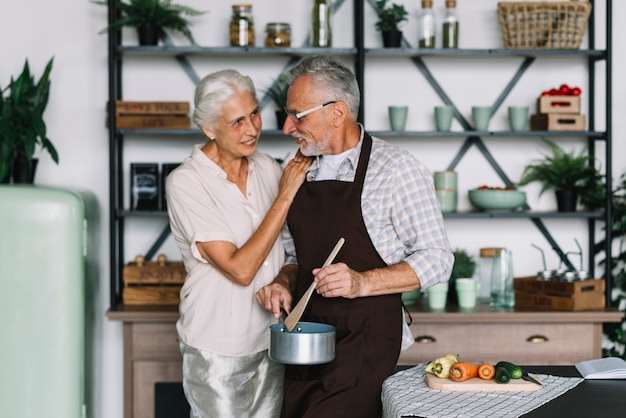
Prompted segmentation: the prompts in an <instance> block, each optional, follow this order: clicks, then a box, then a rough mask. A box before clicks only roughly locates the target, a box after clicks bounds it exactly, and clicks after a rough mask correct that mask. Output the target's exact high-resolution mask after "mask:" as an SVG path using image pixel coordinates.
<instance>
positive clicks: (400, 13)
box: [376, 0, 409, 47]
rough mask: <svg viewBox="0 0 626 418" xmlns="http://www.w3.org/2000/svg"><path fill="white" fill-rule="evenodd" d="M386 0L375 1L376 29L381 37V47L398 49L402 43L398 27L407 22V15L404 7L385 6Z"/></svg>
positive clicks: (395, 5)
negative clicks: (376, 10) (376, 12)
mask: <svg viewBox="0 0 626 418" xmlns="http://www.w3.org/2000/svg"><path fill="white" fill-rule="evenodd" d="M387 2H388V0H377V1H376V8H377V9H378V22H376V29H377V30H378V31H380V32H381V34H382V36H383V45H384V46H386V47H399V46H400V45H401V43H402V31H401V30H400V25H401V23H402V22H404V21H406V20H407V16H408V15H409V13H408V12H407V11H406V9H405V8H404V5H401V4H400V5H398V4H395V3H391V4H390V5H388V4H387Z"/></svg>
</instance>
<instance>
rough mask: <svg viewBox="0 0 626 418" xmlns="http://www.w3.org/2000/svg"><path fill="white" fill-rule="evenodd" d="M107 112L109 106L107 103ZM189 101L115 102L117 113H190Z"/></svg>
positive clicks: (183, 114) (185, 114) (184, 114)
mask: <svg viewBox="0 0 626 418" xmlns="http://www.w3.org/2000/svg"><path fill="white" fill-rule="evenodd" d="M106 110H107V112H108V111H109V106H108V103H107V108H106ZM189 110H190V106H189V102H172V101H124V100H117V101H116V102H115V115H116V116H125V115H144V116H145V115H180V116H188V115H189Z"/></svg>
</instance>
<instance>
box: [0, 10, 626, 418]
mask: <svg viewBox="0 0 626 418" xmlns="http://www.w3.org/2000/svg"><path fill="white" fill-rule="evenodd" d="M397 2H398V3H404V4H406V6H407V8H408V9H409V10H410V11H411V16H410V21H409V22H408V23H407V24H406V26H405V36H406V37H407V39H408V40H409V42H410V43H411V44H412V45H415V44H416V41H415V40H416V37H417V35H416V33H417V24H416V21H417V20H416V19H417V18H416V16H417V11H418V4H419V2H418V1H416V0H411V1H408V0H402V1H400V0H399V1H397ZM175 3H182V4H185V5H189V6H192V7H195V8H197V9H200V10H206V11H208V13H207V14H206V15H204V16H202V17H200V18H196V19H194V21H195V22H197V23H196V24H195V25H194V27H193V32H194V35H195V36H196V39H197V40H198V43H199V44H201V45H204V46H223V45H225V44H226V42H227V39H228V35H227V33H228V28H227V27H228V20H229V18H230V4H231V3H232V2H213V1H212V2H207V1H205V0H184V1H179V2H175ZM250 3H252V4H253V11H254V16H255V22H256V34H257V45H261V43H262V41H263V28H264V26H265V23H267V22H268V21H286V22H290V23H291V26H292V32H293V34H292V40H293V45H295V46H298V45H302V44H303V43H304V40H305V37H306V35H307V30H308V26H309V25H308V16H309V7H310V4H311V1H299V2H296V1H289V0H256V1H251V2H250ZM434 3H435V9H436V12H438V13H439V14H440V13H441V12H442V9H443V4H444V2H443V0H437V1H435V2H434ZM458 3H459V5H458V9H459V14H460V19H461V34H460V46H461V47H462V48H492V47H493V48H497V47H499V46H500V42H501V41H500V39H501V35H500V28H499V24H498V22H497V16H496V12H495V10H496V4H497V1H496V0H481V1H476V0H474V1H470V0H460V1H459V2H458ZM600 3H603V2H600ZM614 3H615V4H614V14H615V15H617V16H620V15H622V16H623V15H624V13H626V2H622V1H615V2H614ZM603 10H604V6H603V4H601V5H598V14H599V16H600V17H602V18H601V19H599V20H598V21H597V24H598V26H599V27H600V28H604V26H605V25H604V19H603V16H604V11H603ZM351 13H352V2H351V1H349V0H347V1H346V4H344V6H343V7H342V9H341V10H340V11H339V13H338V15H337V16H336V17H335V20H334V27H333V28H334V35H335V45H336V46H350V45H351V43H352V22H351ZM366 13H367V20H366V27H367V28H368V34H367V36H366V45H367V46H371V47H374V46H380V45H381V42H380V39H379V33H378V32H376V31H375V29H374V17H373V11H372V9H371V8H370V7H369V6H368V5H366ZM0 16H1V22H2V23H1V24H0V39H2V42H1V43H0V86H6V85H7V84H8V81H9V78H10V76H11V75H17V74H19V72H20V71H21V69H22V66H23V63H24V60H25V59H26V58H28V59H29V61H30V64H31V70H32V72H33V73H34V74H36V75H37V76H39V75H40V74H41V72H42V71H43V68H44V66H45V64H46V62H47V61H48V59H49V58H50V57H52V56H54V57H55V62H54V68H53V70H52V75H51V79H52V87H51V96H50V103H49V107H48V110H47V112H46V120H47V123H48V131H49V137H50V138H51V139H52V141H53V142H54V144H55V145H56V147H57V149H58V151H59V155H60V163H59V165H58V166H57V165H55V164H54V163H53V162H52V161H51V159H50V158H49V157H48V156H47V155H42V156H41V158H40V163H39V167H38V172H37V179H36V182H37V183H38V184H40V185H53V186H59V187H69V188H80V189H87V190H90V191H92V192H93V193H95V194H96V195H97V197H98V199H99V202H100V211H101V216H102V219H101V228H100V230H101V234H102V236H101V240H100V252H101V254H100V256H101V257H100V258H101V266H100V283H99V286H98V288H97V294H96V296H95V298H94V300H93V301H91V303H93V304H94V305H95V311H96V319H95V324H94V334H95V335H96V341H95V344H94V346H95V349H96V352H95V354H94V368H95V373H96V379H95V382H94V383H93V384H94V385H95V388H94V402H95V404H94V408H93V409H94V410H95V417H98V418H117V417H120V416H122V329H121V324H120V323H117V322H110V321H108V320H106V318H105V312H106V309H107V308H108V303H109V294H108V291H109V283H108V280H109V279H108V277H109V267H108V149H107V141H108V136H107V135H108V134H107V130H106V129H105V126H104V116H105V103H106V101H107V91H108V90H107V83H108V79H107V39H106V36H105V35H99V34H98V32H99V31H100V30H101V29H102V28H104V27H105V26H106V8H105V7H100V6H96V5H94V4H91V3H89V2H88V1H86V0H65V1H57V2H50V1H47V0H22V1H20V2H17V1H13V2H9V1H3V2H2V5H1V6H0ZM616 23H619V21H618V20H617V19H616ZM624 36H626V28H625V27H623V26H620V25H617V24H616V26H614V33H613V39H614V40H619V39H624ZM124 38H125V43H126V44H129V45H130V44H135V43H136V40H135V35H134V33H132V32H131V31H125V32H124ZM174 39H175V42H176V44H178V45H186V41H185V40H184V39H181V38H180V37H175V38H174ZM599 42H601V43H600V46H603V41H602V40H600V41H599ZM210 61H211V60H209V59H201V58H192V59H191V62H192V64H193V65H194V68H196V70H197V72H198V74H199V75H200V76H203V75H205V74H207V73H208V72H210V71H213V70H215V69H219V68H222V67H225V66H233V67H235V68H238V69H240V70H241V71H242V72H245V73H248V74H249V75H251V76H252V77H253V79H254V80H255V82H256V84H257V88H258V89H259V90H263V89H264V88H267V86H268V85H269V84H270V82H271V81H272V80H273V78H274V77H275V74H276V73H277V72H278V71H279V70H280V69H281V68H282V66H283V65H284V64H285V63H286V59H280V58H279V59H275V60H269V59H268V60H265V59H262V60H257V61H261V62H254V63H253V62H250V61H248V60H245V59H243V58H239V57H233V59H232V60H224V61H219V62H210ZM520 62H521V60H520V59H515V58H511V59H494V58H490V57H484V58H471V59H469V58H468V59H463V60H456V59H439V60H427V64H428V65H429V66H430V67H431V68H432V69H433V71H434V72H435V76H436V77H437V78H438V79H439V80H440V82H441V83H442V85H443V86H444V88H445V89H446V90H447V91H448V92H449V93H450V94H451V97H452V100H453V101H454V102H455V104H456V105H457V106H458V107H459V109H461V111H462V113H463V114H464V115H465V116H466V117H469V109H470V107H471V106H472V105H474V104H491V103H493V101H494V100H495V98H496V96H497V94H498V93H499V92H500V90H501V88H502V87H503V86H504V83H506V82H507V81H508V78H509V77H510V76H511V75H512V74H513V72H514V71H515V69H516V68H517V66H518V65H519V63H520ZM129 63H132V67H133V69H128V70H125V79H124V87H125V90H124V98H126V99H128V100H133V99H134V100H151V99H152V100H168V99H172V100H189V101H191V100H192V92H193V84H192V83H191V82H190V80H189V79H188V78H187V77H186V76H185V74H184V73H183V72H182V71H180V69H179V68H178V66H177V65H176V64H175V63H174V62H173V60H172V61H171V62H168V61H167V60H164V59H157V60H151V59H145V58H142V59H136V58H135V59H133V60H129ZM582 63H583V60H582V59H580V60H577V59H572V60H570V59H567V60H560V59H544V60H538V61H537V62H536V63H535V64H533V66H532V67H531V68H530V69H529V71H528V72H527V73H526V75H525V76H524V77H523V78H522V80H521V81H520V84H518V86H517V87H516V88H515V89H514V90H513V91H512V93H511V95H510V97H509V99H508V101H507V102H505V104H504V106H503V108H502V109H500V110H499V111H498V113H497V114H496V115H495V117H494V120H493V122H492V126H491V127H492V129H506V126H507V125H506V119H505V112H506V106H507V105H509V104H528V105H532V104H533V103H534V99H535V98H536V96H537V95H538V94H539V93H540V92H541V91H542V90H544V89H546V88H548V87H552V86H558V85H559V84H561V83H568V84H578V85H581V87H582V88H583V92H584V93H583V94H585V92H587V91H588V86H586V85H585V80H586V79H585V73H584V70H583V67H584V66H583V65H582ZM460 65H462V66H463V67H462V68H459V66H460ZM625 67H626V56H625V55H624V53H623V52H622V49H621V48H614V64H613V72H614V74H615V75H617V74H623V73H624V72H625V71H626V68H625ZM389 75H391V77H388V76H389ZM613 82H614V88H613V113H614V115H616V118H615V120H614V121H613V130H614V144H613V151H614V153H613V155H614V157H613V164H614V178H615V177H618V175H619V174H621V173H623V172H624V171H625V170H626V162H625V161H624V158H623V157H622V158H620V157H617V156H623V155H624V154H625V152H626V145H625V144H624V141H623V139H622V137H621V135H620V134H621V133H622V132H623V131H624V129H625V128H626V126H625V125H626V120H624V118H621V117H620V116H621V115H622V114H623V113H624V112H625V111H626V101H625V100H626V95H624V94H623V93H624V89H625V88H626V86H625V82H624V80H623V78H622V77H617V76H615V77H614V79H613ZM366 84H367V102H366V103H365V111H366V127H367V128H368V129H370V130H386V129H387V123H388V122H387V117H386V107H387V106H388V105H390V104H398V103H405V104H408V105H409V106H410V120H409V122H408V126H407V129H409V130H420V129H431V128H432V125H433V122H432V106H433V105H435V104H437V103H438V100H439V99H438V98H437V97H436V96H435V95H434V93H432V90H431V89H430V87H429V86H428V85H427V84H426V83H425V82H424V81H423V79H422V77H421V75H420V74H419V73H418V71H417V69H416V68H415V67H414V66H413V64H411V63H410V62H409V61H408V60H407V59H388V60H385V59H376V60H372V61H368V64H367V67H366ZM395 88H398V89H399V90H395ZM583 111H584V112H585V113H586V112H587V109H586V108H584V109H583ZM601 114H602V112H600V115H601ZM263 117H264V120H265V127H267V128H272V127H274V126H275V122H274V118H273V112H272V109H271V107H268V108H266V109H265V110H264V111H263ZM599 128H602V126H600V127H599ZM453 129H460V127H459V126H458V125H456V122H455V125H454V126H453ZM193 142H194V140H191V139H179V138H178V139H177V138H174V139H173V140H171V141H167V140H165V139H162V138H156V139H154V140H152V139H145V138H144V139H142V140H139V141H135V142H133V141H131V142H130V143H129V148H128V153H127V161H125V167H127V166H128V163H129V162H130V161H154V162H173V161H180V160H182V159H183V158H184V157H185V156H186V155H187V154H188V153H189V149H190V147H191V144H192V143H193ZM394 142H395V143H397V144H398V145H400V146H403V147H407V148H409V149H410V150H411V151H412V152H414V153H415V154H416V155H417V156H418V157H419V158H420V159H421V160H423V161H424V162H425V163H426V164H427V165H428V166H429V167H430V168H431V170H440V169H444V168H446V166H447V165H448V164H449V163H450V161H451V159H452V157H453V155H454V154H455V152H456V150H457V149H458V146H459V145H460V144H461V140H460V139H436V140H432V139H431V140H423V139H410V138H409V139H406V138H405V139H401V140H396V141H394ZM442 142H445V144H442ZM517 142H519V144H518V143H517ZM562 143H563V144H564V146H566V147H568V148H569V147H570V146H571V147H574V146H580V145H581V144H582V143H583V142H582V140H581V139H580V138H571V139H570V138H565V139H563V142H562ZM487 146H488V147H489V148H490V149H491V150H492V152H493V153H494V154H495V155H496V158H497V159H498V161H500V163H501V164H502V166H503V167H504V168H505V170H506V172H507V173H508V175H509V177H510V178H511V179H512V180H513V181H516V180H518V179H519V175H520V174H521V170H522V168H523V166H524V163H525V162H526V161H528V160H529V159H531V158H535V157H537V156H538V154H537V151H539V150H540V149H541V143H540V141H539V140H538V139H528V138H520V139H515V140H505V139H494V140H487ZM262 148H263V149H264V150H267V151H268V152H270V153H271V154H272V155H274V156H276V157H282V156H284V155H285V154H286V153H287V152H293V151H294V149H295V147H294V142H293V141H291V140H290V139H289V138H287V139H284V138H268V139H266V140H264V143H263V144H262ZM600 149H602V147H600ZM458 171H459V176H460V178H459V183H460V188H461V196H462V199H461V202H460V207H461V208H468V207H469V202H468V201H467V198H466V197H465V195H466V193H465V191H467V189H470V188H473V187H476V186H477V185H479V184H483V183H486V184H490V185H499V184H501V183H500V181H499V180H498V178H497V177H496V176H495V173H493V172H492V170H491V169H490V168H488V166H487V165H486V163H484V160H483V159H482V157H481V156H480V155H478V153H477V151H476V150H475V149H472V151H470V154H469V155H468V157H467V158H466V159H465V160H463V161H462V162H461V164H460V165H459V166H458ZM525 190H526V191H527V194H528V198H529V203H530V205H531V207H533V208H537V209H551V208H553V207H554V200H553V197H552V196H551V195H550V194H549V193H547V194H545V195H544V196H542V197H541V198H538V188H537V187H535V186H534V185H533V186H529V187H527V188H525ZM163 222H164V221H163V220H160V221H146V222H141V223H139V226H138V227H136V228H131V230H130V234H131V235H132V240H129V242H128V253H127V259H128V260H130V259H131V258H132V257H134V255H135V254H137V253H141V252H145V251H146V250H147V249H148V247H149V246H150V244H151V240H153V239H154V238H155V236H156V234H158V232H159V231H160V229H161V228H162V227H163ZM546 224H547V225H548V227H549V228H550V230H551V231H552V232H553V233H554V236H555V238H556V239H557V242H558V243H559V244H560V245H561V246H562V248H563V249H564V250H566V251H574V250H576V247H575V243H574V241H573V240H574V238H578V239H579V240H580V241H581V244H582V245H583V248H585V249H586V242H587V241H586V238H585V237H586V233H585V230H586V229H585V228H586V227H585V225H586V223H585V222H584V221H576V220H575V221H565V220H552V221H547V222H546ZM447 225H448V228H449V234H450V239H451V241H452V245H453V246H455V247H464V248H467V249H468V250H469V251H471V252H473V253H474V254H476V255H477V254H478V249H479V248H480V247H483V246H496V245H502V246H506V247H509V248H512V249H513V251H514V254H515V260H514V262H515V273H516V275H526V274H529V275H530V274H534V273H535V272H536V271H537V270H539V269H540V268H541V258H540V256H539V254H538V252H537V251H536V250H535V249H533V248H531V245H530V244H531V243H535V244H537V245H539V246H541V247H543V248H544V250H545V251H546V255H547V257H548V263H549V264H550V265H551V266H552V265H554V264H555V263H558V261H557V258H556V256H555V255H554V254H553V253H552V251H551V250H550V249H549V246H548V244H547V242H545V240H544V238H543V237H542V236H541V235H540V234H539V233H538V232H537V230H536V229H535V228H534V227H533V226H532V224H531V223H530V222H529V221H528V220H498V221H493V222H488V221H476V222H471V221H467V220H465V221H461V220H451V221H450V222H448V223H447ZM478 231H480V232H479V233H478ZM164 251H165V252H167V253H168V254H169V255H170V256H171V257H172V258H175V257H176V254H177V253H176V249H175V248H174V246H173V244H172V243H170V242H168V243H167V244H166V246H165V248H164ZM585 263H586V258H585ZM2 279H4V280H6V278H2Z"/></svg>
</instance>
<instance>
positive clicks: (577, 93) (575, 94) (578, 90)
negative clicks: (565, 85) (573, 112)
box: [571, 87, 582, 96]
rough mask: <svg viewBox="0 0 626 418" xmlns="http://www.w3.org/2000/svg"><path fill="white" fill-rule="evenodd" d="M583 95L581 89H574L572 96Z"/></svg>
mask: <svg viewBox="0 0 626 418" xmlns="http://www.w3.org/2000/svg"><path fill="white" fill-rule="evenodd" d="M581 93H582V90H581V89H580V87H573V88H572V91H571V94H572V96H580V94H581Z"/></svg>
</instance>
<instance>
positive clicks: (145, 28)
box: [92, 0, 205, 45]
mask: <svg viewBox="0 0 626 418" xmlns="http://www.w3.org/2000/svg"><path fill="white" fill-rule="evenodd" d="M92 3H95V4H99V5H101V6H107V5H108V2H107V1H105V0H93V1H92ZM115 6H116V7H117V9H118V10H119V11H120V12H121V16H120V17H118V18H117V19H116V20H115V22H113V23H112V24H111V25H109V26H108V27H106V28H104V29H103V30H101V31H100V33H106V32H108V31H112V30H120V29H122V28H123V27H124V26H126V27H132V28H136V29H137V34H138V36H139V44H140V45H156V44H158V43H159V39H160V38H161V36H162V34H163V31H164V30H170V31H172V32H179V33H181V34H183V36H185V38H187V39H188V40H189V42H191V43H192V44H193V45H196V41H195V39H194V37H193V35H192V34H191V29H190V26H191V22H190V21H189V20H188V19H187V18H185V16H200V15H202V14H204V13H205V12H202V11H199V10H196V9H193V8H191V7H188V6H183V5H180V4H173V3H172V1H171V0H128V3H125V2H124V1H122V0H116V2H115Z"/></svg>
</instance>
